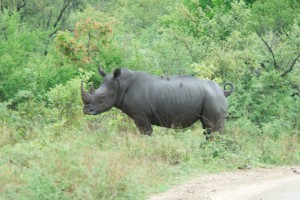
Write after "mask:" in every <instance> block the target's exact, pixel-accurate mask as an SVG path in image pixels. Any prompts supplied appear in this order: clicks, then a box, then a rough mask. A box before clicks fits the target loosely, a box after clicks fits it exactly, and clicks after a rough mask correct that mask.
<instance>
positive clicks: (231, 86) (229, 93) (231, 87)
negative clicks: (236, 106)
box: [224, 83, 235, 97]
mask: <svg viewBox="0 0 300 200" xmlns="http://www.w3.org/2000/svg"><path fill="white" fill-rule="evenodd" d="M227 85H229V86H230V90H226V86H227ZM234 89H235V87H234V85H233V84H232V83H225V85H224V95H225V97H228V96H230V95H231V93H232V92H233V91H234Z"/></svg>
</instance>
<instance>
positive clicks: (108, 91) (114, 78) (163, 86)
mask: <svg viewBox="0 0 300 200" xmlns="http://www.w3.org/2000/svg"><path fill="white" fill-rule="evenodd" d="M98 71H99V74H100V76H102V77H103V79H104V80H103V83H102V84H101V86H100V87H99V88H98V89H96V90H94V89H93V87H91V89H90V91H89V92H86V91H85V90H84V86H83V81H82V82H81V96H82V101H83V103H84V107H83V113H84V114H88V115H97V114H100V113H103V112H106V111H108V110H109V109H111V108H112V107H116V108H118V109H120V110H121V111H123V112H124V113H125V114H127V115H128V116H129V117H130V118H132V119H133V120H134V122H135V124H136V126H137V127H138V129H139V131H140V133H142V134H146V135H151V134H152V132H153V129H152V125H157V126H162V127H167V128H186V127H189V126H191V125H192V124H194V123H195V122H197V121H200V122H201V123H202V127H203V129H205V130H206V131H205V132H204V134H210V133H212V132H222V129H223V127H224V121H225V118H226V116H227V101H226V97H228V96H229V95H230V94H231V93H232V92H233V91H234V85H233V84H232V83H226V84H225V85H224V90H223V89H222V88H221V87H220V86H219V85H218V84H217V83H215V82H213V81H210V80H201V79H198V78H195V77H193V76H187V75H180V76H172V77H159V76H154V75H151V74H148V73H145V72H141V71H132V70H129V69H127V68H118V69H115V70H114V72H113V74H107V73H106V72H105V71H104V70H102V69H101V68H99V70H98ZM227 85H229V86H230V89H229V90H226V89H225V86H227Z"/></svg>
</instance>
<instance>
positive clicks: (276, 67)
mask: <svg viewBox="0 0 300 200" xmlns="http://www.w3.org/2000/svg"><path fill="white" fill-rule="evenodd" d="M256 34H257V35H258V37H259V38H260V39H261V40H262V41H263V43H264V44H265V45H266V46H267V48H268V50H269V51H270V53H271V55H272V58H273V63H274V67H275V69H278V68H279V67H278V65H277V63H276V60H275V55H274V53H273V50H272V48H271V47H270V46H269V44H268V43H267V42H266V41H265V40H264V39H263V38H262V37H261V35H260V34H259V33H258V32H257V31H256Z"/></svg>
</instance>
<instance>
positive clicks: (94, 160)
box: [0, 111, 300, 199]
mask: <svg viewBox="0 0 300 200" xmlns="http://www.w3.org/2000/svg"><path fill="white" fill-rule="evenodd" d="M79 119H80V120H82V118H79ZM107 121H109V122H110V123H106V122H107ZM116 124H118V126H117V125H116ZM2 125H3V126H2V134H1V137H2V138H1V139H3V140H1V141H6V142H2V143H1V148H0V188H1V190H0V198H1V199H145V198H146V197H147V196H149V195H150V194H151V193H153V192H158V191H162V190H164V189H166V188H167V187H169V186H171V185H174V184H176V183H179V182H180V181H183V180H186V179H187V178H189V177H191V176H193V175H194V174H196V173H207V172H217V171H222V170H234V169H243V168H245V167H253V168H255V167H257V166H266V165H291V164H297V163H299V160H300V155H299V154H300V149H299V135H298V134H299V133H296V132H294V133H293V132H292V131H289V132H286V134H280V135H279V136H277V135H276V130H277V129H276V128H274V126H275V125H274V124H269V125H265V127H264V128H263V129H260V128H255V126H253V124H251V122H250V121H248V120H246V119H240V120H237V121H234V122H228V123H227V130H226V132H227V133H226V134H224V135H221V134H214V136H213V139H212V140H206V139H205V137H204V136H203V135H202V131H203V130H202V129H200V128H199V127H198V125H195V126H194V127H191V128H190V129H186V130H172V129H163V128H158V127H155V129H154V134H153V136H151V137H149V136H143V135H140V134H139V133H138V131H137V129H136V128H135V126H134V124H133V122H132V121H131V120H130V119H128V118H127V117H125V116H123V115H120V114H116V113H115V112H114V111H113V112H112V113H110V114H107V115H105V114H104V115H103V116H100V117H97V118H94V117H88V118H86V119H85V120H84V121H81V123H79V122H76V123H74V125H72V126H71V125H70V124H69V123H68V122H65V123H62V124H55V125H52V126H47V127H45V128H44V129H40V130H36V131H35V133H34V136H32V137H30V138H28V137H24V138H23V139H22V140H17V139H16V138H14V137H11V135H12V132H11V131H12V130H11V129H10V128H9V125H8V124H5V123H3V122H2ZM199 126H200V125H199ZM261 131H264V133H267V134H264V135H262V134H261ZM281 131H284V130H281ZM20 133H22V131H21V132H20ZM5 135H6V136H5ZM6 137H7V138H6ZM20 137H21V136H20ZM10 140H14V141H10Z"/></svg>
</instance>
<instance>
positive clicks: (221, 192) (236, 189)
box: [149, 166, 300, 200]
mask: <svg viewBox="0 0 300 200" xmlns="http://www.w3.org/2000/svg"><path fill="white" fill-rule="evenodd" d="M227 199H230V200H240V199H243V200H246V199H248V200H269V199H272V200H296V199H298V200H299V199H300V166H293V167H277V168H262V169H256V170H251V169H248V170H239V171H234V172H223V173H220V174H209V175H202V176H199V177H196V178H194V179H192V180H190V181H188V182H186V183H184V184H182V185H178V186H176V187H174V188H172V189H170V190H169V191H167V192H165V193H161V194H157V195H154V196H152V197H151V198H150V199H149V200H227Z"/></svg>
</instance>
